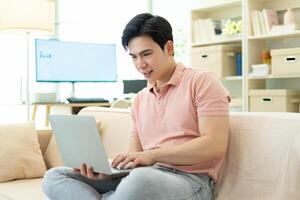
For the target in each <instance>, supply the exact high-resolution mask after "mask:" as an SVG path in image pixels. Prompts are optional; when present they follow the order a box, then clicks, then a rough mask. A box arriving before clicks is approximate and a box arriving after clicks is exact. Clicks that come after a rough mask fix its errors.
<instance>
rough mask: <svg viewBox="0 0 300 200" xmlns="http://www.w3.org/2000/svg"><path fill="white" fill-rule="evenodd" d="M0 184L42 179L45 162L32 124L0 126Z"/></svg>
mask: <svg viewBox="0 0 300 200" xmlns="http://www.w3.org/2000/svg"><path fill="white" fill-rule="evenodd" d="M0 141H1V145H0V182H5V181H10V180H15V179H24V178H37V177H42V176H43V174H44V172H45V170H46V166H45V162H44V160H43V156H42V152H41V150H40V146H39V143H38V138H37V133H36V131H35V128H34V124H32V123H26V124H18V125H16V124H14V125H2V126H0Z"/></svg>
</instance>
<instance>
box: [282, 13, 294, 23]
mask: <svg viewBox="0 0 300 200" xmlns="http://www.w3.org/2000/svg"><path fill="white" fill-rule="evenodd" d="M283 23H284V25H288V24H293V23H295V13H294V12H293V11H292V9H287V11H286V12H285V13H284V16H283Z"/></svg>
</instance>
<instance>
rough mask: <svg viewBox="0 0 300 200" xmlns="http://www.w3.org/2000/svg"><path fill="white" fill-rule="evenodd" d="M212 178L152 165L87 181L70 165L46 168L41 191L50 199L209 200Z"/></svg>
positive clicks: (212, 184) (212, 185)
mask: <svg viewBox="0 0 300 200" xmlns="http://www.w3.org/2000/svg"><path fill="white" fill-rule="evenodd" d="M213 187H214V183H213V180H212V179H211V178H210V177H209V176H206V175H203V174H190V173H185V172H181V171H178V170H175V169H171V168H167V167H163V166H159V165H154V166H149V167H139V168H136V169H134V170H132V171H131V172H130V174H129V175H127V176H126V177H123V178H115V179H108V180H97V181H94V180H90V179H88V178H86V177H84V176H82V175H80V174H78V173H74V172H72V170H71V169H70V168H67V167H58V168H52V169H50V170H48V171H47V172H46V174H45V176H44V179H43V190H44V192H45V194H46V195H47V197H48V198H49V199H50V200H59V199H63V200H69V199H70V200H76V199H82V200H101V199H103V200H151V199H153V200H211V198H212V189H213Z"/></svg>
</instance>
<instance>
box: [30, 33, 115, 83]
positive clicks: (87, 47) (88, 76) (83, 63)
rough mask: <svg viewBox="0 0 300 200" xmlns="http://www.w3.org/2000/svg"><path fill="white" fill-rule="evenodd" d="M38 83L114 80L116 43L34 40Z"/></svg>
mask: <svg viewBox="0 0 300 200" xmlns="http://www.w3.org/2000/svg"><path fill="white" fill-rule="evenodd" d="M35 53H36V54H35V55H36V81H37V82H72V83H75V82H115V81H117V66H116V45H115V44H93V43H79V42H65V41H60V40H45V39H36V40H35Z"/></svg>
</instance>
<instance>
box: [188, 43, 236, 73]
mask: <svg viewBox="0 0 300 200" xmlns="http://www.w3.org/2000/svg"><path fill="white" fill-rule="evenodd" d="M238 52H241V48H240V47H232V46H228V45H214V46H206V47H194V48H192V49H191V67H193V68H195V69H198V68H207V69H209V70H210V71H212V72H214V73H216V75H217V76H218V77H219V78H222V77H226V76H236V62H235V54H236V53H238Z"/></svg>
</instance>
